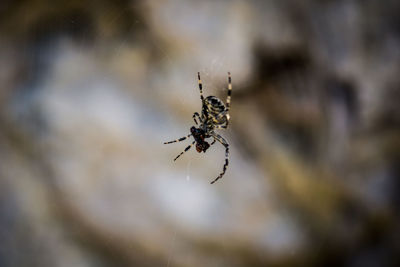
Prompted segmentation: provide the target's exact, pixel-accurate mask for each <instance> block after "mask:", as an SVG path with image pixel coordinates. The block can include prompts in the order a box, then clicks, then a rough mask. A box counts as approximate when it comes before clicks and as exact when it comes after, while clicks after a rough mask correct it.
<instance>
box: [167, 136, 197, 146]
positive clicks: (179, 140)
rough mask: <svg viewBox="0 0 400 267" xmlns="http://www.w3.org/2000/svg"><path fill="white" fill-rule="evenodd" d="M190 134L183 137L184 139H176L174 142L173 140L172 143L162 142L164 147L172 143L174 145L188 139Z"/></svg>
mask: <svg viewBox="0 0 400 267" xmlns="http://www.w3.org/2000/svg"><path fill="white" fill-rule="evenodd" d="M191 135H192V134H189V135H188V136H184V137H181V138H179V139H176V140H174V141H169V142H164V145H166V144H172V143H176V142H181V141H183V140H186V139H187V138H188V137H190V136H191Z"/></svg>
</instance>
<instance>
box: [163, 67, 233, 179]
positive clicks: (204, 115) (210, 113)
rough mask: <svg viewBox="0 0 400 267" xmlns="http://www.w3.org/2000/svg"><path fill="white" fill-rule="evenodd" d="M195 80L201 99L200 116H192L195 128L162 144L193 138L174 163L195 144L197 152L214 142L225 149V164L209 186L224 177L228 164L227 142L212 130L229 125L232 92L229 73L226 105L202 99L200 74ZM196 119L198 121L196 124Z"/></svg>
mask: <svg viewBox="0 0 400 267" xmlns="http://www.w3.org/2000/svg"><path fill="white" fill-rule="evenodd" d="M197 78H198V82H199V89H200V99H201V104H202V108H201V116H200V114H199V113H198V112H195V113H194V114H193V120H194V122H195V123H196V126H198V127H197V128H196V127H195V126H192V127H191V128H190V134H189V135H187V136H184V137H181V138H179V139H176V140H174V141H170V142H165V143H164V144H171V143H176V142H181V141H184V140H186V139H187V138H189V137H190V136H193V138H194V141H193V142H192V143H191V144H190V145H189V146H187V147H186V148H185V150H184V151H182V152H181V153H180V154H179V155H178V156H176V157H175V158H174V161H175V160H177V159H178V158H179V157H180V156H182V154H183V153H185V152H187V151H188V150H189V149H190V148H191V147H192V146H193V145H194V144H196V150H197V152H199V153H201V152H204V153H205V152H206V151H207V149H208V148H209V147H210V146H212V145H213V144H215V142H216V141H218V142H220V143H221V144H222V145H223V146H224V147H225V164H224V167H223V170H222V172H221V173H220V174H219V175H218V177H217V178H215V179H214V180H213V181H212V182H211V184H213V183H215V182H216V181H217V180H218V179H220V178H222V176H224V174H225V171H226V168H227V167H228V164H229V160H228V158H229V144H228V142H227V141H226V140H225V139H224V138H223V137H222V136H220V135H219V134H217V133H216V132H215V131H214V130H216V129H226V128H227V127H228V124H229V119H230V116H229V108H230V103H231V92H232V81H231V73H230V72H228V95H227V97H226V105H225V104H224V102H222V101H221V100H220V99H218V98H217V97H215V96H207V97H206V98H204V96H203V84H202V83H201V79H200V72H198V73H197ZM196 118H197V119H198V120H199V122H200V125H199V123H198V122H197V120H196ZM210 137H212V138H213V141H212V143H211V144H209V143H208V142H207V141H206V140H205V139H206V138H210Z"/></svg>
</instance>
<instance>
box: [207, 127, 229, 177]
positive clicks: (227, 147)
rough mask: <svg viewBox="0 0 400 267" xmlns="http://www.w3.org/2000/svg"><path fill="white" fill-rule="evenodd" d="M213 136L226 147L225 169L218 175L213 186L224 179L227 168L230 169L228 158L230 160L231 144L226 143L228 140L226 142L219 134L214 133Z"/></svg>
mask: <svg viewBox="0 0 400 267" xmlns="http://www.w3.org/2000/svg"><path fill="white" fill-rule="evenodd" d="M211 135H212V136H213V137H214V138H215V139H216V140H217V141H218V142H220V143H221V144H222V145H223V146H224V147H225V164H224V167H223V170H222V172H221V173H220V174H219V175H218V177H217V178H215V180H214V181H212V182H211V184H213V183H215V182H216V181H217V180H219V179H220V178H222V176H224V174H225V171H226V168H227V167H228V164H229V159H228V158H229V144H228V142H226V140H225V139H224V138H223V137H222V136H220V135H219V134H217V133H214V132H212V133H211Z"/></svg>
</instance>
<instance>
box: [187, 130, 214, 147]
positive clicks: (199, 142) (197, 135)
mask: <svg viewBox="0 0 400 267" xmlns="http://www.w3.org/2000/svg"><path fill="white" fill-rule="evenodd" d="M190 132H191V133H192V136H193V138H194V141H195V142H196V150H197V152H199V153H200V152H202V151H203V152H204V153H205V152H206V150H207V149H208V148H209V147H210V144H209V143H208V142H207V141H205V140H204V139H205V138H206V132H205V131H204V130H202V129H201V128H196V127H194V126H192V128H190ZM207 137H209V136H207Z"/></svg>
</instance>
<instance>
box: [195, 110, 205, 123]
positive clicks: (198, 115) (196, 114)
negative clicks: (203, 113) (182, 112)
mask: <svg viewBox="0 0 400 267" xmlns="http://www.w3.org/2000/svg"><path fill="white" fill-rule="evenodd" d="M196 117H197V118H198V119H199V121H200V122H203V121H202V120H201V117H200V114H199V113H197V112H195V113H194V114H193V120H194V122H195V123H196V125H199V124H198V123H197V120H196Z"/></svg>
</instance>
